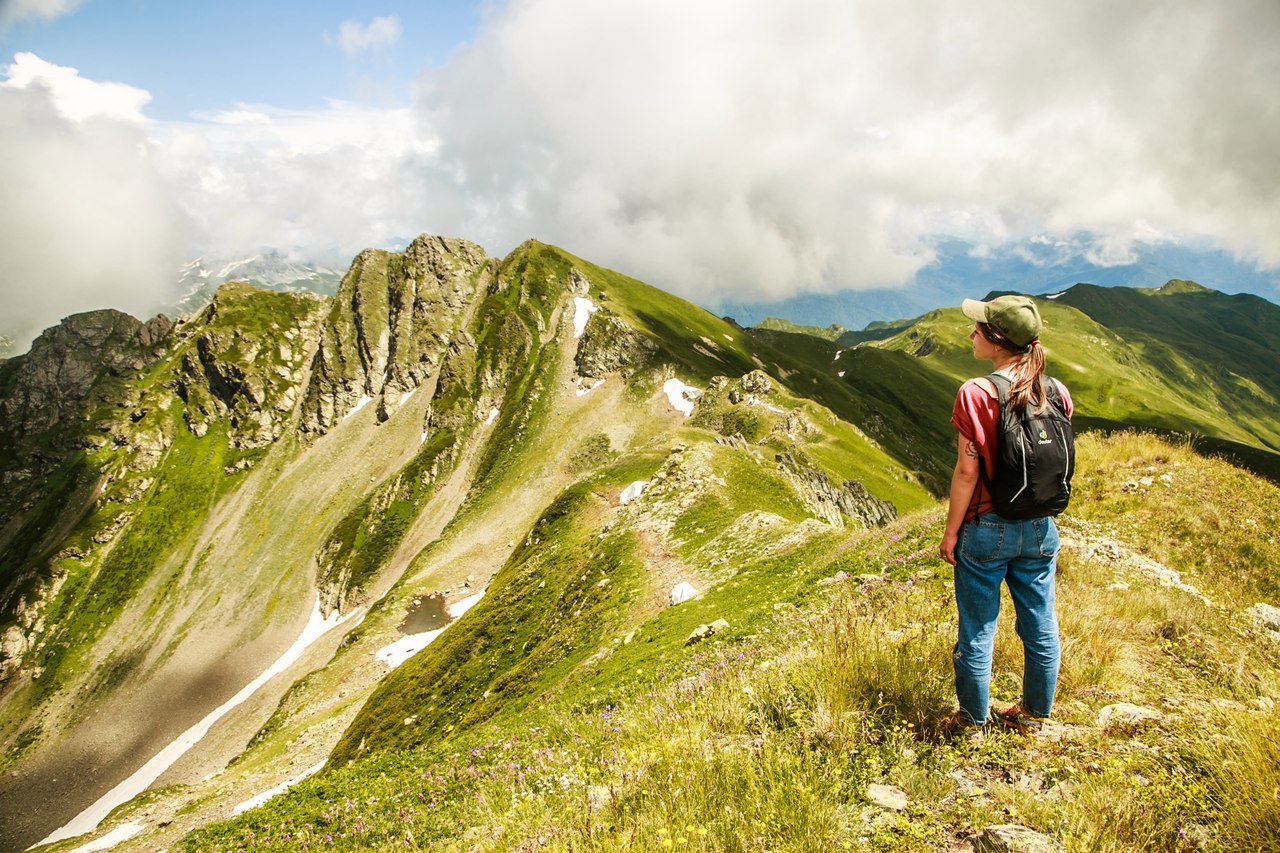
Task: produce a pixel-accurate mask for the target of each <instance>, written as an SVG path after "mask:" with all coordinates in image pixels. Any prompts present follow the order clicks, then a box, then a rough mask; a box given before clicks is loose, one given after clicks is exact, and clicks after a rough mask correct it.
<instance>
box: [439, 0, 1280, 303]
mask: <svg viewBox="0 0 1280 853" xmlns="http://www.w3.org/2000/svg"><path fill="white" fill-rule="evenodd" d="M1278 32H1280V5H1277V4H1275V3H1274V2H1271V0H1256V2H1241V3H1233V4H1214V5H1212V6H1208V5H1205V4H1197V3H1190V2H1175V3H1165V2H1153V1H1152V0H1148V1H1147V2H1141V1H1140V2H1134V3H1126V4H1120V5H1119V6H1117V5H1116V4H1113V3H1111V2H1108V1H1107V0H1083V2H1078V3H1069V4H1056V5H1054V6H1045V5H1043V4H1020V5H1019V4H1014V5H1013V6H1010V5H1009V4H1007V3H1003V2H995V1H994V0H965V2H956V0H925V2H919V3H912V4H906V5H904V4H893V5H891V6H890V5H886V4H883V3H877V2H874V0H857V2H848V0H812V1H811V2H802V3H794V4H776V3H768V2H755V3H743V2H741V1H740V0H707V2H703V3H698V4H693V5H690V4H685V3H679V2H675V0H619V2H615V3H609V4H599V3H594V2H591V0H533V2H521V3H512V4H510V5H509V6H508V7H507V8H506V9H505V11H504V12H503V13H502V14H500V15H498V16H497V17H496V18H494V19H492V20H491V22H490V26H489V27H488V28H487V29H486V30H485V31H484V32H483V33H482V34H481V36H480V37H479V38H478V39H477V40H476V42H475V43H474V44H472V45H470V46H469V47H468V49H466V50H465V51H463V52H462V53H461V54H460V55H458V56H457V57H456V58H455V60H454V61H453V62H452V63H450V65H449V66H447V67H446V68H445V69H444V70H443V71H442V72H441V73H439V74H437V75H433V76H432V77H431V78H430V79H428V80H427V81H425V86H424V90H423V93H422V95H421V99H420V109H421V114H422V117H423V120H424V121H425V122H427V123H429V124H431V125H432V126H434V127H435V128H436V130H437V132H438V134H439V136H440V139H441V146H440V150H439V158H440V163H441V165H442V166H443V167H444V168H446V169H447V170H449V171H451V172H453V173H454V174H456V175H458V176H459V186H460V189H461V190H462V192H461V193H460V195H461V196H462V201H463V203H464V206H466V207H468V208H469V211H467V212H466V215H463V216H461V217H460V218H459V225H460V227H464V228H466V229H468V233H482V234H483V233H486V232H488V234H489V235H490V239H492V240H493V241H494V242H497V243H499V244H509V243H511V242H512V241H513V240H514V239H517V235H518V234H525V235H528V234H536V235H538V236H540V237H542V238H543V239H547V240H550V241H553V242H559V243H561V244H563V245H565V246H566V247H571V248H573V249H574V250H575V251H578V252H579V253H581V254H584V255H587V256H590V257H593V258H599V259H602V260H604V261H605V262H609V263H613V264H615V265H617V266H620V267H622V268H623V269H626V270H628V271H630V272H634V273H637V274H639V275H641V276H642V277H645V278H647V279H648V280H650V281H653V282H655V283H659V284H663V285H665V286H669V287H675V288H676V289H679V290H680V291H681V292H683V293H685V294H687V295H692V296H695V297H706V296H708V295H711V294H714V293H717V292H722V291H724V290H732V291H736V293H737V294H738V295H740V296H748V297H778V296H782V295H786V294H787V293H790V292H795V291H796V290H816V291H821V290H828V289H834V288H838V287H871V286H876V285H882V284H893V283H897V282H901V281H904V280H909V279H910V277H911V275H912V273H913V272H914V271H915V270H917V269H918V268H920V267H921V266H922V265H923V264H925V263H927V262H928V261H929V260H930V259H931V257H932V253H931V249H930V237H931V236H933V235H938V234H947V235H953V236H957V237H961V238H963V239H968V240H971V241H973V242H974V243H976V244H979V245H982V244H996V245H998V244H1003V243H1007V242H1011V241H1017V240H1025V239H1029V238H1032V237H1035V236H1037V235H1042V234H1046V233H1047V234H1072V233H1079V232H1090V233H1095V234H1097V235H1099V240H1098V241H1097V243H1096V244H1095V245H1094V246H1091V247H1090V249H1089V251H1090V252H1092V253H1093V255H1094V257H1096V258H1097V259H1100V260H1103V261H1104V262H1105V261H1108V260H1110V261H1112V262H1116V263H1120V262H1124V261H1125V259H1127V258H1129V257H1130V256H1131V252H1132V246H1133V243H1134V241H1136V240H1161V239H1174V238H1176V237H1178V236H1179V235H1210V236H1212V237H1214V238H1216V239H1217V240H1219V241H1221V242H1222V243H1223V244H1225V245H1227V246H1229V247H1230V248H1233V249H1235V250H1238V251H1240V252H1244V253H1250V254H1253V255H1255V256H1256V257H1258V258H1259V259H1260V260H1261V261H1263V262H1265V263H1266V264H1269V265H1277V264H1280V239H1278V238H1277V235H1278V234H1280V193H1276V192H1275V190H1276V188H1277V187H1280V159H1278V158H1276V157H1275V156H1274V151H1276V150H1280V109H1278V108H1277V105H1276V98H1275V95H1274V93H1275V92H1276V91H1280V39H1276V38H1275V35H1276V33H1278ZM455 215H456V212H455Z"/></svg>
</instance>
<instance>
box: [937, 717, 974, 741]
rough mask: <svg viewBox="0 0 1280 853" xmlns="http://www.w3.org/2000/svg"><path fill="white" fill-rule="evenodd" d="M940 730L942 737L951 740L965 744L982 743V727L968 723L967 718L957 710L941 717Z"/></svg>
mask: <svg viewBox="0 0 1280 853" xmlns="http://www.w3.org/2000/svg"><path fill="white" fill-rule="evenodd" d="M940 728H941V729H942V733H943V735H945V736H946V737H948V738H951V739H953V740H963V741H964V742H965V743H982V736H983V728H982V726H975V725H974V724H973V723H971V722H969V718H968V717H966V716H965V715H964V714H963V713H961V712H960V711H958V710H957V711H952V712H951V713H950V714H948V715H947V716H945V717H943V718H942V724H941V726H940Z"/></svg>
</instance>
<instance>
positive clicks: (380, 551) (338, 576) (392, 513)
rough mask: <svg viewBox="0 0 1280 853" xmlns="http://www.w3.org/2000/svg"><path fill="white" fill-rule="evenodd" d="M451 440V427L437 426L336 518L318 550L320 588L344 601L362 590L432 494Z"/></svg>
mask: <svg viewBox="0 0 1280 853" xmlns="http://www.w3.org/2000/svg"><path fill="white" fill-rule="evenodd" d="M454 441H455V436H454V433H453V431H452V430H447V429H442V430H437V431H436V432H435V433H433V434H432V435H431V436H430V438H429V439H428V440H427V441H426V442H425V443H424V444H423V445H422V449H421V450H419V451H418V453H417V455H416V456H414V457H413V459H412V460H410V461H409V462H408V464H406V465H405V466H404V467H403V468H401V469H400V471H398V472H397V473H396V475H395V476H394V477H392V478H391V479H390V480H389V481H388V482H385V483H383V484H381V486H380V487H379V488H378V489H377V490H376V491H375V492H374V493H373V494H371V495H370V496H369V497H367V498H365V499H364V500H363V501H361V502H360V504H359V506H357V507H356V508H355V509H353V510H352V511H351V512H349V513H348V514H347V515H346V516H345V517H344V518H343V519H342V520H341V521H339V522H338V524H337V525H336V526H335V527H334V529H333V532H332V533H331V534H330V535H329V539H328V541H327V542H326V543H325V545H324V547H323V548H322V549H321V551H320V553H319V555H317V563H318V564H319V570H320V573H319V576H318V578H317V581H318V583H319V585H320V586H321V588H324V589H330V590H334V591H336V593H337V595H338V598H339V600H342V601H346V600H347V599H348V598H349V597H356V598H358V597H360V596H361V595H362V594H363V593H364V592H365V589H366V586H367V585H368V584H369V583H370V582H371V581H372V580H373V579H374V578H375V577H376V576H377V574H378V572H379V571H380V570H381V569H382V568H383V566H384V565H385V564H386V562H387V561H388V560H389V559H390V558H391V557H392V555H394V554H395V551H396V549H397V547H399V545H400V541H401V540H402V539H403V538H404V535H405V533H407V532H408V530H409V527H410V525H412V524H413V522H414V520H415V519H416V518H417V517H418V515H419V514H420V513H421V512H422V509H423V507H424V506H425V505H426V503H427V501H428V500H430V499H431V496H432V495H433V494H435V486H436V484H437V483H438V482H439V471H437V472H436V475H435V476H433V475H432V471H433V469H434V468H435V466H437V465H438V464H439V462H440V460H441V457H443V456H445V455H446V454H449V453H451V452H452V451H453V450H454Z"/></svg>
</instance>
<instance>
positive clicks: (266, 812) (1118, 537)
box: [183, 435, 1280, 851]
mask: <svg viewBox="0 0 1280 853" xmlns="http://www.w3.org/2000/svg"><path fill="white" fill-rule="evenodd" d="M1080 449H1081V462H1082V464H1081V467H1080V470H1079V474H1078V477H1079V487H1078V489H1077V497H1076V504H1075V505H1074V506H1073V507H1072V512H1071V513H1070V515H1069V516H1067V517H1064V520H1063V527H1064V530H1065V531H1066V537H1065V539H1066V542H1067V550H1066V551H1065V552H1064V557H1063V561H1062V566H1061V567H1060V580H1059V609H1060V614H1061V617H1060V618H1061V623H1062V630H1063V636H1064V650H1065V651H1064V666H1063V672H1062V678H1061V681H1060V687H1059V700H1058V704H1057V709H1056V713H1055V717H1057V718H1058V719H1059V720H1060V721H1061V723H1062V728H1061V729H1060V739H1056V740H1055V739H1040V740H1036V741H1033V742H1027V741H1024V740H1023V739H1021V738H1019V737H1017V736H1014V735H999V734H996V735H993V736H991V737H989V738H988V739H987V741H986V742H985V743H983V744H980V745H977V746H969V745H964V744H959V745H952V744H948V743H946V742H943V741H940V740H939V739H938V738H937V735H936V725H937V723H938V720H939V718H940V716H941V715H942V714H943V713H945V711H946V710H948V709H949V707H950V704H951V701H952V697H951V694H950V665H949V652H950V642H951V640H950V637H951V636H952V634H953V632H954V623H953V618H954V617H953V614H952V607H953V605H952V604H951V603H950V597H949V596H950V594H949V592H948V586H947V583H946V581H947V579H948V577H949V570H948V569H947V567H945V566H944V565H943V564H941V563H940V562H939V561H938V560H937V558H936V557H935V556H934V550H933V549H934V543H935V540H936V538H937V535H938V533H939V529H940V524H941V515H940V513H939V511H938V510H936V509H931V510H928V511H925V512H921V513H916V514H913V515H911V516H908V517H904V518H903V519H900V520H899V521H898V522H896V523H894V524H893V525H891V526H890V527H889V528H886V529H885V530H882V531H870V532H864V533H858V534H853V535H848V534H846V535H843V536H838V537H832V536H830V535H827V534H819V535H816V536H812V537H807V538H806V537H801V538H800V539H798V540H796V541H794V542H792V543H790V544H783V545H781V546H780V547H777V548H776V549H775V551H774V553H772V554H765V553H763V552H760V553H757V555H756V558H755V559H754V560H752V559H750V558H748V559H747V560H745V561H744V562H743V565H742V567H741V568H740V569H739V574H738V577H740V578H742V580H743V583H742V585H741V586H740V587H736V588H734V587H729V586H726V585H722V586H721V587H719V588H717V589H719V590H723V593H724V597H723V598H721V599H719V600H714V601H713V600H708V598H707V597H704V598H703V599H700V600H697V601H695V602H692V603H690V604H688V605H681V606H679V607H674V608H668V609H665V610H663V611H661V613H660V614H659V615H657V616H656V617H654V618H653V619H651V620H650V621H649V623H647V624H646V626H645V627H643V628H642V629H641V630H640V631H638V632H637V633H636V634H635V635H634V639H633V640H632V641H631V642H629V643H622V642H619V643H618V644H617V645H615V646H613V649H614V651H613V653H612V654H611V655H609V656H607V657H604V658H603V659H601V660H599V661H597V662H596V663H595V664H594V665H593V668H588V669H587V670H585V671H584V676H583V677H582V678H579V679H575V680H573V681H571V682H567V683H566V684H565V686H564V688H563V689H562V690H561V691H560V692H559V694H558V695H557V696H556V697H555V700H554V701H551V702H547V703H544V704H542V705H541V706H538V707H533V708H526V709H525V711H524V712H523V713H522V714H519V715H512V716H509V717H503V716H502V715H498V716H495V717H493V718H491V719H490V720H489V721H488V722H487V723H485V724H483V725H480V726H477V727H475V728H474V729H473V730H472V731H470V732H468V733H465V734H463V735H462V736H459V737H456V738H452V739H448V740H444V741H440V742H436V743H434V744H429V745H427V746H426V747H424V748H421V749H414V750H393V751H388V752H384V753H382V754H380V755H378V756H376V757H374V758H371V759H369V760H366V761H361V762H357V763H355V764H354V765H352V766H350V767H348V768H345V769H342V770H338V771H336V772H333V773H329V774H326V775H325V776H322V777H319V778H316V779H313V780H309V781H307V782H304V783H301V784H299V785H298V786H297V787H296V788H295V789H294V790H292V791H291V792H290V793H288V794H287V795H284V796H281V797H277V798H276V799H274V800H272V801H270V802H269V803H268V804H267V805H266V806H264V807H262V808H260V809H258V810H255V811H254V812H251V813H249V814H247V815H245V816H242V817H241V818H238V819H236V820H234V821H231V822H228V823H226V824H221V825H217V826H212V827H208V828H206V829H204V830H201V831H199V832H197V833H194V834H192V835H191V836H189V837H188V838H187V839H186V840H185V841H184V843H183V849H188V850H213V849H231V848H235V847H237V846H244V847H248V846H251V845H262V844H265V843H266V839H267V838H268V837H269V838H270V844H271V846H272V848H273V849H281V848H283V849H302V848H303V847H305V846H308V845H311V844H322V845H328V844H332V845H333V846H337V847H341V848H343V849H361V848H363V847H368V846H381V845H387V846H391V845H400V846H404V845H406V844H408V845H409V846H411V847H425V846H440V847H442V848H444V849H471V848H474V847H482V848H495V849H521V848H525V847H530V846H536V847H539V848H546V849H565V850H567V849H584V848H590V849H601V850H621V849H654V848H663V847H673V846H679V847H687V848H691V849H699V850H763V849H841V848H850V847H851V848H857V849H872V850H921V849H939V848H940V847H945V846H948V845H950V844H953V843H956V842H957V841H958V840H959V839H961V838H963V837H964V836H965V835H966V834H968V833H970V832H973V831H975V830H976V829H977V828H979V827H981V826H984V825H987V824H991V823H1008V822H1017V823H1023V824H1025V825H1029V826H1032V827H1035V828H1037V829H1039V830H1041V831H1043V832H1046V833H1048V834H1050V835H1053V836H1055V837H1057V838H1059V839H1061V840H1062V841H1063V842H1064V843H1065V844H1066V845H1067V847H1068V849H1094V850H1135V851H1136V850H1180V849H1188V848H1187V847H1186V846H1185V845H1186V844H1187V843H1190V842H1187V841H1185V839H1187V838H1197V839H1201V841H1200V842H1196V843H1199V844H1201V846H1200V847H1199V848H1198V849H1208V850H1234V849H1245V848H1247V849H1258V850H1276V849H1280V819H1278V818H1277V813H1276V812H1275V809H1274V804H1273V802H1272V801H1271V799H1270V797H1271V793H1270V792H1271V791H1273V789H1274V788H1275V786H1276V785H1277V784H1280V771H1277V768H1278V767H1280V761H1277V758H1280V755H1278V754H1277V753H1276V743H1280V712H1277V711H1276V710H1275V708H1276V705H1275V700H1276V699H1277V697H1278V695H1280V678H1278V677H1277V666H1278V665H1280V659H1278V658H1277V650H1276V647H1275V646H1274V645H1272V644H1271V642H1270V641H1268V640H1266V639H1265V637H1264V636H1262V635H1261V634H1259V633H1258V632H1257V631H1255V630H1254V629H1253V628H1252V627H1251V626H1250V623H1249V621H1248V620H1247V619H1246V618H1245V617H1244V615H1243V614H1242V613H1241V612H1240V610H1239V607H1240V605H1241V604H1243V603H1251V602H1252V601H1253V600H1256V599H1257V598H1258V597H1259V596H1260V595H1270V596H1273V597H1272V599H1271V600H1273V601H1274V595H1275V589H1276V586H1275V584H1276V581H1275V572H1274V569H1273V568H1272V567H1273V566H1274V565H1276V564H1277V562H1278V561H1280V551H1278V550H1277V549H1278V548H1280V545H1278V544H1277V543H1276V541H1275V539H1274V537H1270V536H1269V535H1268V530H1269V529H1271V526H1273V525H1274V524H1275V522H1276V521H1277V520H1278V517H1280V489H1278V488H1277V487H1276V486H1274V485H1271V484H1269V483H1267V482H1266V481H1263V480H1259V479H1257V478H1255V477H1252V476H1250V475H1248V474H1246V473H1243V472H1241V471H1239V470H1237V469H1234V468H1232V467H1231V466H1229V465H1227V464H1225V463H1222V462H1219V461H1214V460H1208V459H1204V458H1200V457H1198V456H1196V455H1195V454H1194V453H1192V452H1191V451H1190V450H1189V448H1188V447H1187V446H1185V445H1171V444H1167V443H1164V442H1162V441H1160V440H1158V439H1154V438H1151V437H1142V436H1133V435H1120V436H1115V437H1112V438H1109V439H1097V438H1091V437H1087V438H1085V439H1083V440H1082V441H1081V444H1080ZM1157 473H1159V474H1168V475H1169V477H1168V482H1167V483H1166V482H1165V481H1157V485H1154V486H1153V487H1152V488H1151V490H1149V491H1146V492H1138V491H1133V490H1127V489H1125V488H1124V484H1125V483H1127V482H1128V481H1130V480H1131V479H1132V478H1133V477H1135V476H1139V475H1154V474H1157ZM591 500H592V499H591V497H590V495H582V496H580V497H579V498H575V499H574V500H571V501H569V504H575V503H576V507H577V511H582V512H586V513H587V515H588V516H589V515H590V514H591V513H590V510H589V509H588V507H589V505H590V503H591ZM569 504H566V507H567V506H568V505H569ZM652 509H654V508H652V507H651V510H652ZM571 515H572V513H570V514H569V515H565V516H561V519H568V518H570V517H571ZM551 523H557V522H554V521H553V522H551ZM578 530H579V533H580V534H586V533H589V532H590V527H589V525H587V526H579V527H578ZM614 535H619V536H620V535H622V534H621V531H619V533H617V534H614ZM571 541H572V540H571ZM578 541H580V542H583V543H584V544H585V543H589V541H590V538H589V537H584V538H582V539H580V540H578ZM1104 541H1105V542H1112V543H1118V545H1109V546H1107V547H1106V548H1105V549H1100V548H1098V547H1094V546H1095V545H1096V543H1098V542H1104ZM1124 543H1134V544H1137V543H1140V551H1141V552H1142V556H1143V557H1147V558H1153V559H1156V560H1161V561H1163V562H1165V563H1167V565H1168V566H1170V567H1171V568H1176V569H1177V570H1179V571H1180V572H1182V580H1184V581H1187V582H1190V583H1191V584H1194V585H1195V586H1196V587H1198V589H1199V590H1200V591H1201V592H1202V593H1204V594H1205V595H1207V597H1208V598H1209V599H1210V602H1211V603H1209V604H1206V603H1204V602H1203V601H1202V600H1201V599H1200V598H1198V597H1196V596H1195V595H1193V594H1189V593H1187V592H1185V591H1183V590H1181V589H1177V588H1172V587H1166V586H1163V585H1161V584H1160V583H1159V582H1157V581H1156V580H1155V579H1153V578H1151V577H1149V576H1146V575H1143V574H1142V573H1141V570H1140V568H1139V566H1140V561H1139V559H1138V557H1136V556H1132V555H1131V554H1130V552H1129V551H1127V550H1125V544H1124ZM571 547H572V546H571ZM1117 548H1119V550H1116V549H1117ZM1223 565H1226V566H1229V567H1231V571H1229V572H1223V571H1221V570H1220V567H1221V566H1223ZM837 570H840V571H844V572H846V573H848V574H849V575H850V576H851V579H849V580H837V581H835V582H833V583H820V582H818V581H819V580H820V579H822V578H825V577H829V576H831V575H832V574H833V573H835V572H836V571H837ZM548 586H550V584H549V585H548ZM764 587H770V588H769V589H768V591H767V592H765V593H763V594H761V596H760V598H761V600H760V602H759V605H758V606H753V605H752V603H751V601H750V600H749V598H748V599H744V598H743V596H744V595H745V596H750V595H751V594H752V591H759V590H761V589H762V588H764ZM606 588H607V587H606ZM714 614H720V615H724V616H727V617H728V618H729V621H730V622H731V624H732V627H731V629H730V630H729V631H727V632H724V633H722V634H721V635H717V636H716V637H713V638H712V639H711V640H708V641H705V642H704V643H702V644H699V645H695V646H691V647H684V646H682V645H680V643H679V642H678V641H679V639H680V638H681V636H682V634H683V632H684V631H685V630H686V628H687V626H688V625H691V624H694V623H696V622H697V621H698V620H702V619H706V618H708V617H710V616H712V615H714ZM497 638H498V639H501V635H498V637H497ZM1020 665H1021V656H1020V651H1019V648H1018V646H1017V643H1016V639H1015V637H1014V635H1013V631H1012V625H1011V621H1010V619H1009V617H1006V618H1005V620H1003V621H1002V625H1001V630H1000V634H999V637H998V639H997V652H996V661H995V679H994V692H995V694H996V697H997V699H998V700H999V701H1006V702H1007V701H1009V700H1011V699H1012V698H1014V697H1016V692H1017V689H1018V682H1017V673H1018V671H1019V669H1020ZM1116 701H1127V702H1134V703H1138V704H1143V705H1147V706H1149V707H1153V708H1156V709H1159V710H1160V711H1161V712H1162V713H1163V714H1164V717H1163V718H1162V719H1161V720H1160V721H1158V722H1155V723H1153V724H1150V725H1149V726H1146V727H1142V728H1137V729H1133V728H1124V727H1120V728H1111V729H1104V728H1102V727H1101V726H1100V725H1099V724H1098V722H1097V713H1098V711H1099V710H1100V709H1101V708H1102V707H1103V706H1105V705H1107V704H1109V703H1112V702H1116ZM872 783H884V784H892V785H896V786H899V787H900V788H902V789H903V790H904V791H906V793H907V795H908V798H909V804H908V806H907V809H906V810H905V811H903V812H897V813H895V812H886V811H881V810H878V809H875V808H873V807H871V806H869V804H868V800H867V787H868V785H869V784H872Z"/></svg>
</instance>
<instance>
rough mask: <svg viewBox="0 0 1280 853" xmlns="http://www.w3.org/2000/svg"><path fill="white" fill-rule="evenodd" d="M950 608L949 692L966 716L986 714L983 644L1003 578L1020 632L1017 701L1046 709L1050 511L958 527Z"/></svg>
mask: <svg viewBox="0 0 1280 853" xmlns="http://www.w3.org/2000/svg"><path fill="white" fill-rule="evenodd" d="M955 553H956V569H955V581H956V608H957V609H958V610H959V611H960V632H959V637H958V639H957V640H956V646H955V651H954V653H953V654H952V660H953V661H954V663H955V670H956V697H957V698H958V699H959V700H960V709H961V711H963V712H964V715H965V716H966V717H968V718H969V721H970V722H972V723H974V724H976V725H982V724H984V723H985V722H986V720H987V712H988V708H989V705H990V701H991V699H990V695H991V650H992V647H993V646H994V645H995V637H996V619H997V617H998V616H999V615H1000V583H1001V582H1002V581H1003V582H1006V583H1008V584H1009V593H1010V595H1011V596H1012V598H1013V607H1014V612H1015V613H1016V614H1017V622H1016V626H1017V631H1018V636H1019V637H1020V638H1021V639H1022V649H1023V675H1022V707H1023V708H1025V709H1026V710H1027V712H1028V713H1030V714H1033V715H1035V716H1037V717H1047V716H1049V712H1050V711H1052V710H1053V694H1054V691H1055V690H1056V689H1057V685H1058V666H1059V663H1060V661H1061V649H1060V647H1059V644H1058V617H1057V615H1056V614H1055V613H1054V610H1053V595H1054V585H1053V576H1054V570H1055V569H1056V568H1057V563H1058V528H1057V526H1056V525H1055V524H1054V523H1053V519H1052V518H1032V519H1027V520H1026V521H1009V520H1007V519H1005V518H1001V517H1000V516H998V515H996V514H995V513H988V514H986V515H981V516H979V517H978V519H977V520H976V521H968V522H965V524H964V526H963V527H961V528H960V538H959V541H958V544H957V545H956V552H955Z"/></svg>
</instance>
